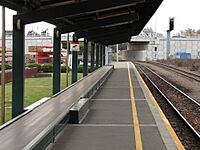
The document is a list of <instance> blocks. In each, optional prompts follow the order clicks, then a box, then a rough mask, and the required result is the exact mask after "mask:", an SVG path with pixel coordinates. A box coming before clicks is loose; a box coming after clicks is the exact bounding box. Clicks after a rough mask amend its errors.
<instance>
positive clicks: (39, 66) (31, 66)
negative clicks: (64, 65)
mask: <svg viewBox="0 0 200 150" xmlns="http://www.w3.org/2000/svg"><path fill="white" fill-rule="evenodd" d="M26 67H29V68H34V67H37V71H38V72H42V66H41V65H39V64H28V65H26Z"/></svg>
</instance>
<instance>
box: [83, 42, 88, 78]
mask: <svg viewBox="0 0 200 150" xmlns="http://www.w3.org/2000/svg"><path fill="white" fill-rule="evenodd" d="M87 75H88V41H87V39H86V38H84V51H83V77H85V76H87Z"/></svg>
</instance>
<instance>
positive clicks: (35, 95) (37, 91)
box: [0, 73, 82, 120]
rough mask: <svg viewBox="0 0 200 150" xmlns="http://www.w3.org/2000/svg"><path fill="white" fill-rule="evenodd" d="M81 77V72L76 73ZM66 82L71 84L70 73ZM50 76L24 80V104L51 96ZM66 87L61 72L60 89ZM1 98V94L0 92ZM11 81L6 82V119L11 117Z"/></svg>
mask: <svg viewBox="0 0 200 150" xmlns="http://www.w3.org/2000/svg"><path fill="white" fill-rule="evenodd" d="M81 78H82V73H80V74H78V79H79V80H80V79H81ZM68 83H69V84H71V73H70V74H69V78H68ZM52 84H53V83H52V77H43V78H27V79H26V80H25V93H24V96H25V97H24V106H25V107H26V106H29V105H31V104H33V103H34V102H36V101H38V100H40V99H41V98H43V97H50V96H52ZM65 87H66V74H65V73H62V74H61V89H64V88H65ZM0 90H1V88H0ZM0 98H1V94H0ZM11 99H12V83H7V84H6V120H9V119H11V103H12V101H11Z"/></svg>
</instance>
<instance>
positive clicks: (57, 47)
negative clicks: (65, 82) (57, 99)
mask: <svg viewBox="0 0 200 150" xmlns="http://www.w3.org/2000/svg"><path fill="white" fill-rule="evenodd" d="M53 41H54V42H53V94H56V93H58V92H59V91H60V62H61V58H60V55H61V54H60V53H61V34H60V31H59V30H58V29H54V37H53Z"/></svg>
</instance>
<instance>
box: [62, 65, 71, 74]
mask: <svg viewBox="0 0 200 150" xmlns="http://www.w3.org/2000/svg"><path fill="white" fill-rule="evenodd" d="M68 71H70V68H69V67H68ZM61 72H62V73H66V66H61Z"/></svg>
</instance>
